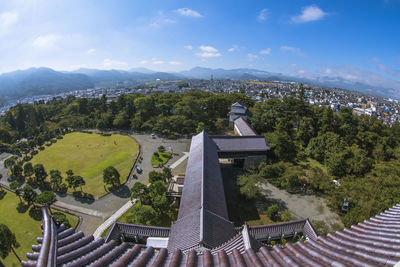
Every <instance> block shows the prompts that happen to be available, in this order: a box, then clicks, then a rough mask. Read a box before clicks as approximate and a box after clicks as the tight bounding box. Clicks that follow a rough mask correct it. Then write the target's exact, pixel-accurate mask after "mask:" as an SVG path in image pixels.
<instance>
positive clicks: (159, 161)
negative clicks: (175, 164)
mask: <svg viewBox="0 0 400 267" xmlns="http://www.w3.org/2000/svg"><path fill="white" fill-rule="evenodd" d="M171 156H172V153H171V152H169V151H165V147H164V146H159V147H158V151H157V152H154V153H153V156H152V157H151V165H153V167H154V166H157V167H161V166H164V165H165V164H166V163H167V162H168V160H169V159H170V158H171Z"/></svg>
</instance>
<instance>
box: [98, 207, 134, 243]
mask: <svg viewBox="0 0 400 267" xmlns="http://www.w3.org/2000/svg"><path fill="white" fill-rule="evenodd" d="M135 202H136V199H134V200H133V201H128V202H126V203H125V205H123V206H122V207H121V208H120V209H119V210H117V211H116V212H115V213H114V214H113V215H111V217H110V218H108V219H107V220H106V221H105V222H104V223H102V224H101V225H100V226H99V227H98V228H97V229H96V231H94V234H93V236H94V238H95V239H97V238H99V237H101V234H102V233H103V232H104V231H105V230H106V229H107V228H108V227H110V226H111V225H112V224H113V223H114V222H115V221H116V220H118V218H119V217H121V216H122V215H123V214H124V213H125V212H127V211H128V210H129V209H130V208H131V207H132V206H133V204H134V203H135Z"/></svg>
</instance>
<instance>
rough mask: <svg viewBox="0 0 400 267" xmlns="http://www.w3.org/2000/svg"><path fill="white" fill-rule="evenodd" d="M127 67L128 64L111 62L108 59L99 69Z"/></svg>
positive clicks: (117, 61)
mask: <svg viewBox="0 0 400 267" xmlns="http://www.w3.org/2000/svg"><path fill="white" fill-rule="evenodd" d="M127 66H128V63H126V62H124V61H119V60H112V59H109V58H106V59H104V60H103V63H102V64H101V67H102V68H104V69H113V68H126V67H127Z"/></svg>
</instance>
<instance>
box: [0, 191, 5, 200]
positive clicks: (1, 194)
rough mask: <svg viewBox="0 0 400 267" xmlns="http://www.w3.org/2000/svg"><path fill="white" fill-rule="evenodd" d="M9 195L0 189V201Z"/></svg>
mask: <svg viewBox="0 0 400 267" xmlns="http://www.w3.org/2000/svg"><path fill="white" fill-rule="evenodd" d="M6 195H7V192H6V191H5V190H2V189H0V200H2V199H3V198H4V197H5V196H6Z"/></svg>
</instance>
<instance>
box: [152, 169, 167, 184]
mask: <svg viewBox="0 0 400 267" xmlns="http://www.w3.org/2000/svg"><path fill="white" fill-rule="evenodd" d="M156 181H162V182H164V181H165V178H164V175H163V174H162V173H160V172H156V171H151V172H150V173H149V182H150V184H152V183H155V182H156Z"/></svg>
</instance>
